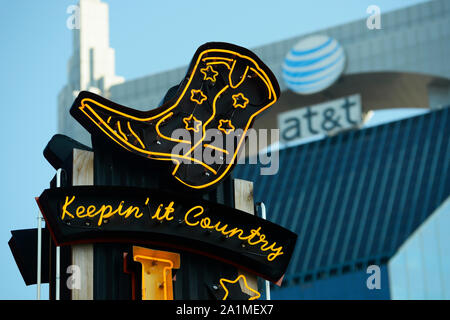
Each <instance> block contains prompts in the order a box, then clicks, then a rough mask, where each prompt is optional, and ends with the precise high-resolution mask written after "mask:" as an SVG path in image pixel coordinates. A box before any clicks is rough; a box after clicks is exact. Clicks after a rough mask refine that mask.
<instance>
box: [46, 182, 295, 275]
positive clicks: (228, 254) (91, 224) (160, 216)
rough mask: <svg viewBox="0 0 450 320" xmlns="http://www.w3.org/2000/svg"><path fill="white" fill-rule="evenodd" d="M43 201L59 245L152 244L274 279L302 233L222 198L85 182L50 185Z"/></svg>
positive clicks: (279, 273)
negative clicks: (226, 203) (219, 201)
mask: <svg viewBox="0 0 450 320" xmlns="http://www.w3.org/2000/svg"><path fill="white" fill-rule="evenodd" d="M38 203H39V206H40V208H41V211H42V214H43V216H44V218H45V220H46V223H47V225H48V227H49V229H50V232H51V234H52V237H53V239H54V241H55V243H57V244H58V245H66V244H74V243H92V242H127V243H147V244H155V245H161V246H165V247H170V248H176V249H181V250H187V251H190V252H194V253H198V254H203V255H207V256H210V257H212V258H214V259H218V260H221V261H224V262H226V263H229V264H232V265H235V266H237V267H239V268H242V269H247V270H249V271H251V272H253V273H255V274H258V275H259V276H261V277H263V278H266V279H268V280H271V281H277V280H278V279H279V278H281V277H282V275H283V274H284V272H285V271H286V268H287V266H288V263H289V260H290V257H291V255H292V251H293V249H294V246H295V242H296V239H297V235H296V234H295V233H293V232H291V231H289V230H287V229H285V228H282V227H280V226H278V225H276V224H274V223H271V222H270V221H267V220H264V219H261V218H258V217H256V216H254V215H251V214H248V213H246V212H243V211H240V210H237V209H234V208H230V207H227V206H224V205H220V204H217V203H213V202H209V201H205V200H200V199H198V200H197V199H192V198H188V197H184V196H182V195H180V194H172V193H168V192H163V191H160V190H152V189H144V188H130V187H126V188H124V187H112V186H101V187H99V186H80V187H68V188H54V189H47V190H45V191H44V192H43V193H42V195H41V196H40V197H39V199H38Z"/></svg>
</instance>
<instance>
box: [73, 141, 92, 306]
mask: <svg viewBox="0 0 450 320" xmlns="http://www.w3.org/2000/svg"><path fill="white" fill-rule="evenodd" d="M72 174H73V176H72V185H74V186H83V185H84V186H87V185H93V184H94V153H93V152H92V151H86V150H80V149H73V172H72ZM93 263H94V247H93V245H92V244H76V245H72V265H75V266H77V267H78V270H80V274H79V276H80V279H79V283H80V287H79V288H73V289H72V300H93V299H94V279H93V276H94V272H93V269H94V267H93Z"/></svg>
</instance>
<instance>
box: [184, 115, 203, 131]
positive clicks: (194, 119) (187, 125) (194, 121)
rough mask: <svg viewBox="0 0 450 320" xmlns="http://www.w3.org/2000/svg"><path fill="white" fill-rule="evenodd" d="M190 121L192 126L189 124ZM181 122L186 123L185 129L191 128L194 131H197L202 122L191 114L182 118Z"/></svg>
mask: <svg viewBox="0 0 450 320" xmlns="http://www.w3.org/2000/svg"><path fill="white" fill-rule="evenodd" d="M191 121H192V122H193V126H191ZM183 122H184V123H185V124H186V127H185V128H186V130H192V131H194V132H199V130H200V127H201V126H202V122H201V121H199V120H197V118H196V117H194V115H193V114H191V115H190V116H189V117H186V118H183Z"/></svg>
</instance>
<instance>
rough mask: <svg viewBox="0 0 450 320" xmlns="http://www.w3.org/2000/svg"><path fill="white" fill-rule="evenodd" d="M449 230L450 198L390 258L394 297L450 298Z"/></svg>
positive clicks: (391, 286)
mask: <svg viewBox="0 0 450 320" xmlns="http://www.w3.org/2000/svg"><path fill="white" fill-rule="evenodd" d="M447 161H448V160H447ZM448 230H450V197H448V198H447V200H446V201H445V202H444V203H443V204H442V205H441V206H440V207H439V208H438V209H436V211H435V212H434V213H433V214H432V215H431V216H430V217H429V218H428V219H427V220H426V221H425V222H424V223H423V224H422V225H421V226H420V227H419V228H418V229H417V230H416V231H415V232H414V233H413V234H412V235H411V237H410V238H409V239H408V240H407V241H406V242H405V243H404V244H403V245H402V246H401V247H400V249H399V250H398V252H397V253H396V254H395V255H394V256H393V257H392V258H391V259H390V260H389V263H388V268H389V283H390V289H391V290H390V292H391V298H392V299H402V300H404V299H433V300H441V299H445V300H450V273H449V271H450V233H449V232H448Z"/></svg>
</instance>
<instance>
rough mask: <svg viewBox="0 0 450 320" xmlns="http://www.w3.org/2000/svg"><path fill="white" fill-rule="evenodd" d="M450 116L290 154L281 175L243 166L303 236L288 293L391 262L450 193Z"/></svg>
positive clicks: (284, 153) (441, 113)
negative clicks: (291, 288)
mask: <svg viewBox="0 0 450 320" xmlns="http://www.w3.org/2000/svg"><path fill="white" fill-rule="evenodd" d="M449 113H450V109H449V108H445V109H442V110H438V111H433V112H429V113H427V114H424V115H420V116H416V117H411V118H407V119H404V120H400V121H396V122H391V123H387V124H384V125H380V126H376V127H371V128H366V129H361V130H354V131H349V132H344V133H341V134H338V135H337V136H334V137H329V138H325V139H323V140H320V141H317V142H312V143H308V144H304V145H300V146H297V147H292V148H288V149H284V150H281V151H280V154H279V171H278V173H277V174H276V175H266V176H263V175H260V165H259V164H258V165H250V164H244V165H238V166H237V168H236V170H235V171H234V176H235V177H237V178H241V179H246V180H251V181H253V182H254V193H255V200H256V201H264V203H265V205H266V208H267V217H268V219H269V220H271V221H273V222H275V223H278V224H280V225H282V226H284V227H286V228H288V229H290V230H292V231H294V232H296V233H297V234H298V241H297V245H296V248H295V250H294V253H293V256H292V260H291V263H290V265H289V268H288V271H287V273H286V276H285V281H284V283H283V286H284V287H291V286H296V285H302V284H306V283H310V282H315V281H318V280H321V279H325V278H328V277H336V276H339V275H344V274H347V273H353V272H357V271H358V270H365V268H366V266H368V265H373V264H375V265H380V266H382V265H385V264H386V263H387V262H388V260H389V258H391V257H392V256H393V255H394V253H395V252H396V251H397V249H398V248H399V247H400V246H401V244H402V243H403V242H404V241H405V240H406V239H407V238H408V236H409V235H411V233H412V232H414V231H415V230H416V229H417V227H418V226H420V225H421V223H422V222H423V221H424V220H425V219H426V218H427V217H428V216H429V215H430V214H431V213H432V212H433V211H434V210H435V209H436V208H437V207H439V205H440V204H441V203H442V202H443V201H444V200H445V199H446V197H447V196H448V195H449V194H450V168H449V163H450V161H449V159H450V144H449V142H450V115H449ZM279 290H281V289H279ZM330 290H332V288H331V287H330ZM276 291H277V290H276V288H274V292H273V295H274V297H275V296H276ZM325 291H326V290H325ZM325 291H323V294H324V295H326V292H325ZM293 298H295V297H293ZM298 298H300V296H299V297H298Z"/></svg>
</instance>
